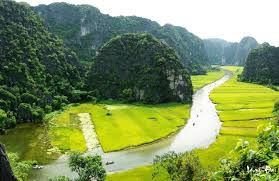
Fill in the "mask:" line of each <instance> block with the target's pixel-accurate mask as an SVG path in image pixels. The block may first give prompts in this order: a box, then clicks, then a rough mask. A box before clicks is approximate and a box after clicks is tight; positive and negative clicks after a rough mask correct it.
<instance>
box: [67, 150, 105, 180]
mask: <svg viewBox="0 0 279 181" xmlns="http://www.w3.org/2000/svg"><path fill="white" fill-rule="evenodd" d="M69 166H70V168H71V170H72V171H74V172H77V173H78V175H79V178H78V179H77V181H89V180H97V181H104V180H105V178H106V171H105V169H104V168H103V163H102V158H101V156H99V155H95V156H86V157H83V156H82V155H81V154H79V153H73V154H71V155H70V158H69Z"/></svg>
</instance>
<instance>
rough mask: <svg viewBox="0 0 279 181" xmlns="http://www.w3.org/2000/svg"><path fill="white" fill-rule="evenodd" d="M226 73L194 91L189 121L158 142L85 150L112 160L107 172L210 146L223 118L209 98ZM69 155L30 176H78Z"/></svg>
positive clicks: (43, 179)
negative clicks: (105, 150) (220, 118)
mask: <svg viewBox="0 0 279 181" xmlns="http://www.w3.org/2000/svg"><path fill="white" fill-rule="evenodd" d="M225 73H226V74H225V76H224V77H222V78H221V79H219V80H217V81H216V82H213V83H211V84H209V85H206V86H205V87H203V88H201V89H199V90H198V91H196V93H195V94H194V95H193V104H192V107H191V114H190V119H189V120H188V122H187V124H186V125H185V126H184V127H183V128H182V129H181V130H180V131H179V132H178V133H177V134H175V135H172V136H170V137H168V138H166V139H162V140H160V141H158V142H155V143H152V144H147V145H143V146H139V147H136V148H133V149H129V150H123V151H117V152H111V153H103V151H102V149H101V148H98V150H95V151H91V152H88V153H86V155H92V154H95V153H96V152H97V153H98V154H99V155H101V156H102V158H103V161H104V163H105V162H107V161H113V162H114V164H111V165H108V166H105V168H106V171H107V172H117V171H123V170H128V169H132V168H134V167H137V166H142V165H148V164H151V163H152V161H153V158H154V157H155V156H156V155H161V154H164V153H166V152H168V151H175V152H177V153H179V152H185V151H190V150H193V149H195V148H207V147H208V146H209V145H210V144H212V143H213V142H214V141H215V140H216V137H217V136H218V134H219V130H220V128H221V122H220V120H219V117H218V115H217V112H216V109H215V105H214V104H213V103H212V102H211V100H210V98H209V94H210V92H211V91H212V90H213V89H214V88H215V87H218V86H220V85H221V84H223V83H224V82H226V81H227V80H229V79H230V77H231V73H230V72H228V71H226V72H225ZM67 163H68V157H67V156H66V155H63V156H61V157H60V158H59V159H58V160H56V161H54V162H52V163H51V164H49V165H46V166H45V167H44V168H43V169H41V170H36V171H34V172H33V174H32V176H31V180H38V181H47V179H48V178H51V177H54V176H60V175H64V176H68V177H70V178H75V177H76V176H77V175H76V173H73V172H71V170H70V169H69V168H68V164H67Z"/></svg>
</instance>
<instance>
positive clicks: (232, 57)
mask: <svg viewBox="0 0 279 181" xmlns="http://www.w3.org/2000/svg"><path fill="white" fill-rule="evenodd" d="M204 44H205V49H206V52H207V55H208V58H209V60H210V62H212V63H214V64H223V65H241V66H243V65H245V60H246V58H247V56H248V54H249V52H250V51H251V50H252V49H254V48H256V47H257V46H258V43H257V41H256V40H255V39H254V38H253V37H244V38H243V39H242V40H241V41H240V42H239V43H231V42H227V41H225V40H222V39H205V40H204Z"/></svg>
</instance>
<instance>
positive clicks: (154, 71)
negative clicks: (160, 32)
mask: <svg viewBox="0 0 279 181" xmlns="http://www.w3.org/2000/svg"><path fill="white" fill-rule="evenodd" d="M87 85H88V86H89V87H88V88H89V90H91V91H93V92H96V94H98V95H99V96H101V97H102V98H113V99H124V100H128V101H143V102H146V103H160V102H168V101H179V102H191V99H192V94H193V91H192V84H191V80H190V76H189V74H188V73H187V71H186V69H185V68H183V65H182V64H181V62H179V59H178V57H177V56H176V54H175V52H174V50H173V49H171V48H169V47H168V46H167V45H165V44H164V43H162V42H160V41H159V40H158V39H155V38H154V37H153V36H152V35H150V34H124V35H121V36H117V37H115V38H113V39H112V40H110V41H109V42H107V43H106V44H105V45H104V46H103V47H102V48H101V49H100V52H99V54H98V55H97V56H96V58H95V60H94V62H93V65H92V67H91V70H90V72H89V74H88V80H87Z"/></svg>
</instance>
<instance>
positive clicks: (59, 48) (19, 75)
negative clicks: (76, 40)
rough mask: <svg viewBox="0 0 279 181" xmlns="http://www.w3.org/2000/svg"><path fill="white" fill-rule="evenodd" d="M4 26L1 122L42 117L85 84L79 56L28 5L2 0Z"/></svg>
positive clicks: (0, 49)
mask: <svg viewBox="0 0 279 181" xmlns="http://www.w3.org/2000/svg"><path fill="white" fill-rule="evenodd" d="M0 24H1V26H0V60H1V61H0V109H1V111H0V114H1V116H0V117H1V122H0V126H1V127H2V128H9V127H13V126H14V125H15V120H16V121H17V122H26V121H32V122H36V121H41V120H42V118H43V115H44V112H49V111H51V110H52V109H57V108H60V107H61V104H62V103H66V102H67V101H68V100H71V99H72V97H73V90H75V89H79V88H80V87H81V84H82V81H81V78H80V75H79V71H78V68H77V67H79V63H78V61H77V58H76V55H75V53H73V52H71V51H69V50H68V49H66V48H64V47H63V42H62V41H61V40H60V39H58V38H56V37H55V36H53V35H52V34H50V33H49V32H48V31H47V29H46V28H45V27H44V25H43V23H42V22H41V20H40V19H39V18H38V17H37V16H36V14H35V13H34V12H33V11H32V9H31V8H30V7H28V6H27V5H23V4H19V3H16V2H14V1H8V0H3V1H2V3H1V4H0ZM3 117H6V118H5V119H2V118H3Z"/></svg>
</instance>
